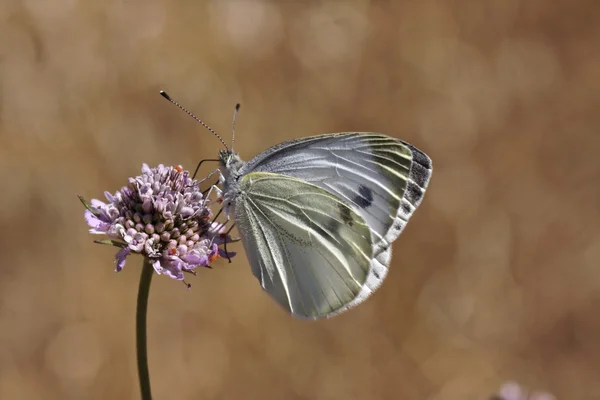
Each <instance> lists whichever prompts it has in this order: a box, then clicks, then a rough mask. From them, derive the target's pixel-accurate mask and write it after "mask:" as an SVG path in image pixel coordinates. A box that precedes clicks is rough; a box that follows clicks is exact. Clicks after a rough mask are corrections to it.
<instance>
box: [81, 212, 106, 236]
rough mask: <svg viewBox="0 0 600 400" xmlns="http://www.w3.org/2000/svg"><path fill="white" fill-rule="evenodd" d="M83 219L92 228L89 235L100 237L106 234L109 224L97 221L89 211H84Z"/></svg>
mask: <svg viewBox="0 0 600 400" xmlns="http://www.w3.org/2000/svg"><path fill="white" fill-rule="evenodd" d="M83 217H84V218H85V222H86V223H87V224H88V225H89V226H90V227H91V228H92V229H90V233H93V234H96V235H102V234H105V233H106V232H108V229H109V228H110V224H109V223H108V222H104V221H102V220H101V219H99V218H98V217H97V216H95V215H94V214H93V213H92V212H91V211H89V210H85V211H84V213H83Z"/></svg>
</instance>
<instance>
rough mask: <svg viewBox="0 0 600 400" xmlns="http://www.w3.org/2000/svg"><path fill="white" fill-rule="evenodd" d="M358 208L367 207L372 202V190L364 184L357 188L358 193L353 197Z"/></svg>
mask: <svg viewBox="0 0 600 400" xmlns="http://www.w3.org/2000/svg"><path fill="white" fill-rule="evenodd" d="M353 201H354V203H356V205H358V206H359V207H360V208H367V207H370V206H371V204H373V191H372V190H371V189H369V188H368V187H366V186H364V185H360V186H359V188H358V195H357V196H356V197H354V199H353Z"/></svg>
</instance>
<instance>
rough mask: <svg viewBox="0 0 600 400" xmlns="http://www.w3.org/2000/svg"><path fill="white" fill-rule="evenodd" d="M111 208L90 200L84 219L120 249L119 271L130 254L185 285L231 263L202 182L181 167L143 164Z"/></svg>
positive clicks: (109, 196) (111, 198)
mask: <svg viewBox="0 0 600 400" xmlns="http://www.w3.org/2000/svg"><path fill="white" fill-rule="evenodd" d="M104 195H105V197H106V200H107V202H106V203H104V202H102V201H100V200H96V199H92V201H91V202H90V203H89V204H88V203H87V202H86V201H85V200H84V199H83V198H81V197H80V199H81V201H82V202H83V203H84V205H85V206H86V208H87V209H86V211H85V214H84V217H85V220H86V222H87V224H88V225H89V226H90V228H91V229H90V233H93V234H103V235H107V236H108V237H109V238H110V239H109V240H104V241H98V242H99V243H107V244H112V245H114V246H117V247H119V248H120V250H119V251H118V252H117V254H116V256H115V264H116V271H117V272H118V271H120V270H121V269H122V268H123V266H124V265H125V259H126V258H127V256H128V255H130V254H131V253H138V254H141V255H143V256H144V257H147V258H149V259H151V260H152V261H153V267H154V269H155V271H156V272H157V273H158V274H165V275H167V276H170V277H171V278H173V279H178V280H183V273H184V272H190V273H193V272H194V269H195V268H196V267H207V266H209V265H210V263H211V262H212V261H213V260H214V259H215V258H217V257H218V256H219V255H220V256H222V257H227V258H230V257H232V256H233V255H235V253H225V251H224V250H221V249H219V245H220V244H224V243H225V242H226V241H227V242H229V241H231V240H230V239H229V238H228V237H226V235H225V233H224V224H222V223H211V222H210V220H211V218H212V212H211V210H210V208H209V207H208V206H209V200H208V199H207V198H205V197H204V196H203V195H202V192H201V191H200V190H199V189H198V182H196V181H193V180H192V179H191V178H190V177H189V173H188V172H187V171H184V170H183V169H182V168H181V167H165V166H164V165H159V166H158V167H156V168H150V167H148V165H146V164H144V165H143V166H142V174H141V175H140V176H137V177H135V178H129V183H128V185H127V186H125V187H123V188H122V189H121V190H119V191H118V192H116V193H115V194H114V195H113V194H110V193H109V192H105V193H104Z"/></svg>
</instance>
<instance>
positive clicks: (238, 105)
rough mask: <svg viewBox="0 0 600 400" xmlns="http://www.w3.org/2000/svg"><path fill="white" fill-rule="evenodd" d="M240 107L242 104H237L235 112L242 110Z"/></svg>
mask: <svg viewBox="0 0 600 400" xmlns="http://www.w3.org/2000/svg"><path fill="white" fill-rule="evenodd" d="M240 106H241V104H240V103H237V104H236V105H235V111H239V110H240Z"/></svg>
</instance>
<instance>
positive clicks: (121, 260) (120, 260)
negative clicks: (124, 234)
mask: <svg viewBox="0 0 600 400" xmlns="http://www.w3.org/2000/svg"><path fill="white" fill-rule="evenodd" d="M129 253H131V250H129V248H127V247H125V248H123V249H121V250H119V251H118V252H117V254H116V255H115V264H116V265H117V267H116V268H115V271H116V272H119V271H120V270H122V269H123V267H124V266H125V259H126V258H127V256H128V255H129Z"/></svg>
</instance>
